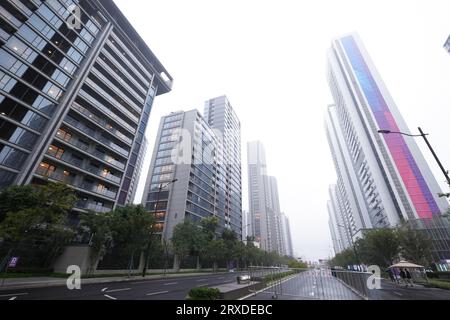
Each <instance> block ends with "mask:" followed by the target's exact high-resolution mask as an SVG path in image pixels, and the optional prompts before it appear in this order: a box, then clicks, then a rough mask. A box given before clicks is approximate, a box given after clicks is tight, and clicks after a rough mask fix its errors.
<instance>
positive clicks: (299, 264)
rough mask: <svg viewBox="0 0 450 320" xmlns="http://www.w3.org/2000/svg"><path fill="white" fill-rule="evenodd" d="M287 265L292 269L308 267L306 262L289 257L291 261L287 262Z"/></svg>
mask: <svg viewBox="0 0 450 320" xmlns="http://www.w3.org/2000/svg"><path fill="white" fill-rule="evenodd" d="M287 265H288V267H289V268H292V269H307V268H308V265H307V264H306V263H304V262H301V261H298V260H295V259H289V261H288V262H287Z"/></svg>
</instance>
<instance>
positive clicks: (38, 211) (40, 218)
mask: <svg viewBox="0 0 450 320" xmlns="http://www.w3.org/2000/svg"><path fill="white" fill-rule="evenodd" d="M20 197H24V199H23V201H22V199H20ZM76 199H77V198H76V195H75V193H74V191H73V189H71V188H70V187H68V186H66V185H64V184H60V183H48V184H45V185H29V186H15V187H11V188H9V189H6V190H4V191H3V192H2V193H0V207H1V210H2V212H3V213H2V217H3V218H2V221H1V223H0V238H3V239H4V240H5V241H6V242H9V243H11V244H12V246H13V248H17V247H20V246H22V247H28V248H32V249H30V250H31V251H32V252H33V254H34V255H35V256H36V257H37V259H38V260H40V261H41V262H40V264H42V265H45V266H48V265H50V264H52V263H53V261H54V259H55V258H56V256H57V255H59V254H60V253H62V250H63V249H64V247H65V246H66V245H67V244H68V243H69V242H70V241H71V240H72V239H73V237H74V236H75V232H74V231H73V230H72V229H71V228H69V227H68V226H67V215H68V213H69V212H70V210H71V209H72V207H73V205H74V204H75V201H76ZM21 202H22V203H21ZM31 251H30V252H31ZM31 263H37V262H36V261H34V262H31Z"/></svg>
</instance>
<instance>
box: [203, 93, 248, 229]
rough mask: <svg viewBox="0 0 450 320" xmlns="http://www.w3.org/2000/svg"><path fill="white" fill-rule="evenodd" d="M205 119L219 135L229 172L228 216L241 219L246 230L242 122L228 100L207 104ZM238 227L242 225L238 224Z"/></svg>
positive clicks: (207, 102) (224, 161) (226, 169)
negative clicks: (243, 212) (243, 200)
mask: <svg viewBox="0 0 450 320" xmlns="http://www.w3.org/2000/svg"><path fill="white" fill-rule="evenodd" d="M203 115H204V119H205V121H206V122H207V123H208V125H209V127H210V128H211V129H213V130H214V131H215V132H217V135H218V136H219V137H220V143H221V144H222V150H223V169H224V170H225V188H226V190H225V191H226V192H225V204H226V207H225V208H226V209H225V216H226V218H228V219H239V220H240V221H241V222H240V223H241V227H240V228H239V230H242V168H241V166H242V164H241V122H240V121H239V118H238V116H237V115H236V112H235V111H234V109H233V107H232V106H231V103H230V101H229V100H228V98H227V97H226V96H220V97H217V98H214V99H210V100H208V101H206V102H205V109H204V113H203ZM234 223H236V224H238V222H237V221H235V222H234Z"/></svg>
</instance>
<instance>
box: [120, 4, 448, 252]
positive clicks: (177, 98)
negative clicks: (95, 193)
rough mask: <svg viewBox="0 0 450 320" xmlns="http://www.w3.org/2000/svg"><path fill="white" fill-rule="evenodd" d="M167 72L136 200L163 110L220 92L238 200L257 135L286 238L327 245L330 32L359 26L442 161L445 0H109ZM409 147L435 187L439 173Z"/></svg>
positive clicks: (307, 246) (304, 247) (313, 246)
mask: <svg viewBox="0 0 450 320" xmlns="http://www.w3.org/2000/svg"><path fill="white" fill-rule="evenodd" d="M115 2H116V3H117V5H118V6H119V7H120V8H121V9H122V10H123V12H124V14H125V15H126V16H127V18H128V19H129V20H130V21H131V23H132V24H133V26H134V27H135V28H136V30H137V31H138V32H139V33H140V34H141V36H142V38H143V39H144V40H145V41H146V42H147V44H148V45H149V47H150V48H151V50H152V51H153V52H154V53H155V54H156V56H157V57H158V58H159V59H160V61H161V62H162V63H163V64H164V66H165V67H166V68H167V70H168V71H169V73H170V74H171V75H172V77H173V78H174V86H173V90H172V92H170V93H168V94H165V95H163V96H159V97H157V99H156V100H155V103H154V106H153V111H152V114H151V117H150V123H149V128H148V131H147V137H148V138H149V143H150V144H149V149H148V154H147V160H146V165H145V167H144V170H143V174H142V176H141V183H140V188H139V190H138V198H137V199H138V200H140V199H141V196H142V187H143V183H144V180H145V177H146V175H147V170H148V166H149V162H150V158H151V152H152V151H153V147H154V142H155V137H156V131H157V128H158V124H159V120H160V118H161V116H163V115H166V114H168V113H170V112H171V111H177V110H186V111H187V110H191V109H194V108H197V109H199V110H200V111H201V112H203V104H204V101H206V100H207V99H209V98H213V97H216V96H220V95H223V94H226V95H227V96H228V98H229V100H230V102H231V104H232V105H233V107H234V109H235V111H236V113H237V114H238V117H239V118H240V120H241V124H242V150H243V156H244V158H243V162H242V168H243V186H242V190H243V208H244V209H247V208H248V198H247V170H246V169H247V165H246V154H245V153H246V143H247V141H252V140H260V141H262V142H263V143H264V145H265V149H266V153H267V165H268V171H269V174H270V175H274V176H276V177H277V179H278V185H279V193H280V202H281V208H282V210H283V211H284V212H285V213H286V214H287V215H288V216H289V218H290V221H291V231H292V235H293V242H294V249H295V253H296V254H297V255H298V256H301V257H302V258H304V259H306V260H317V259H319V258H327V257H328V256H330V255H331V254H332V249H331V237H330V233H329V229H328V213H327V209H326V202H327V200H328V186H329V184H331V183H334V182H335V180H336V174H335V171H334V166H333V162H332V160H331V156H330V151H329V148H328V143H327V140H326V136H325V131H324V120H323V119H324V113H325V110H326V107H327V105H328V104H330V103H332V102H333V101H332V98H331V94H330V91H329V88H328V84H327V81H326V73H325V72H326V59H325V57H326V51H327V49H328V48H329V47H330V43H331V39H332V38H334V37H337V36H340V35H342V34H346V33H349V32H353V31H357V32H358V33H359V34H360V36H361V38H362V40H363V41H364V43H365V45H366V47H367V50H368V51H369V53H370V55H371V56H372V58H373V60H374V62H375V65H376V66H377V68H378V70H379V72H380V73H381V76H382V78H383V79H384V81H385V83H386V85H387V87H388V89H389V90H390V92H391V94H392V96H393V98H394V100H395V101H396V103H397V105H398V107H399V109H400V111H401V112H402V114H403V116H404V118H405V120H406V122H407V124H408V125H409V127H410V129H411V131H416V130H417V129H416V128H417V127H418V126H422V128H423V129H424V130H425V131H428V132H429V133H430V134H431V135H430V141H431V143H432V144H433V146H434V147H435V149H436V151H437V153H438V155H439V156H440V158H441V160H442V161H443V163H444V165H446V166H447V168H450V148H449V138H450V126H449V122H450V108H449V106H450V55H449V54H448V53H446V51H445V50H444V49H443V44H444V42H445V40H446V39H447V37H448V35H449V34H450V2H449V1H440V0H433V1H411V0H409V1H400V0H396V1H392V0H388V1H384V0H383V1H380V0H378V1H361V0H355V1H350V0H349V1H343V0H340V1H336V0H330V1H325V0H318V1H317V0H315V1H299V0H292V1H291V0H276V1H265V0H226V1H225V0H221V1H217V0H189V1H186V0H179V1H175V0H159V1H156V0H145V1H144V0H115ZM418 144H419V146H420V147H421V149H422V151H423V152H424V155H425V157H426V159H427V160H428V161H429V163H430V165H431V168H432V170H433V172H434V173H435V175H436V177H437V178H438V181H439V182H440V183H441V185H442V188H443V189H444V188H445V190H447V188H448V187H447V186H446V185H445V179H444V178H443V176H442V173H441V172H440V171H439V169H438V168H437V166H436V165H435V163H434V162H433V159H432V158H431V156H430V155H429V151H428V149H426V147H425V146H424V143H423V142H422V141H418Z"/></svg>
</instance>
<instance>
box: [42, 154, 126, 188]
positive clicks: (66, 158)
mask: <svg viewBox="0 0 450 320" xmlns="http://www.w3.org/2000/svg"><path fill="white" fill-rule="evenodd" d="M46 155H47V156H49V157H52V158H54V159H56V160H60V161H63V162H66V163H68V164H71V165H73V166H75V167H76V168H79V169H82V170H86V171H88V172H90V173H92V174H94V175H95V176H97V177H100V178H103V179H106V180H109V181H111V182H114V183H116V184H120V181H121V178H120V177H118V176H115V175H112V174H111V173H109V171H107V170H106V169H104V170H102V169H99V168H96V167H93V166H91V165H83V160H80V159H78V158H74V157H72V156H71V155H70V154H67V153H64V154H63V155H62V156H61V157H59V158H58V157H57V156H55V155H54V154H51V153H49V152H47V153H46Z"/></svg>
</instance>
